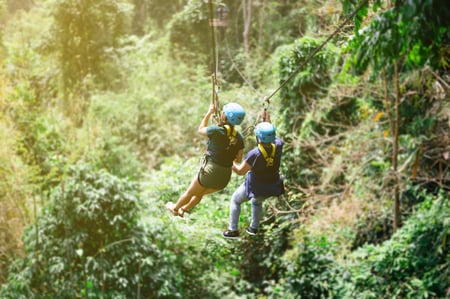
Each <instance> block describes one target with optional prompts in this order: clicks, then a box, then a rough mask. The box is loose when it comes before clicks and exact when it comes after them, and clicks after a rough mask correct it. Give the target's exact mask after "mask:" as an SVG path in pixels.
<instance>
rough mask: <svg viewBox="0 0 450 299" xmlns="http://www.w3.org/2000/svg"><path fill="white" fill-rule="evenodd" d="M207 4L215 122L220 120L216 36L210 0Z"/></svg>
mask: <svg viewBox="0 0 450 299" xmlns="http://www.w3.org/2000/svg"><path fill="white" fill-rule="evenodd" d="M208 4H209V26H210V27H211V43H212V58H213V74H212V75H211V82H212V99H211V101H212V104H213V105H214V107H215V110H214V119H215V120H216V122H217V123H219V122H220V103H219V84H218V81H217V72H218V68H219V67H218V55H219V54H218V52H217V50H216V36H215V34H214V13H213V4H212V0H209V1H208Z"/></svg>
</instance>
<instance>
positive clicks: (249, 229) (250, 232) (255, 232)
mask: <svg viewBox="0 0 450 299" xmlns="http://www.w3.org/2000/svg"><path fill="white" fill-rule="evenodd" d="M245 231H246V232H247V234H249V235H252V236H254V235H256V234H257V233H258V230H257V229H255V228H252V227H251V226H249V227H247V229H246V230H245Z"/></svg>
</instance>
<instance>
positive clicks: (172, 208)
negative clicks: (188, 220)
mask: <svg viewBox="0 0 450 299" xmlns="http://www.w3.org/2000/svg"><path fill="white" fill-rule="evenodd" d="M166 209H167V210H168V211H169V212H170V213H172V215H174V216H179V214H178V210H175V204H174V203H173V202H171V201H169V202H168V203H166Z"/></svg>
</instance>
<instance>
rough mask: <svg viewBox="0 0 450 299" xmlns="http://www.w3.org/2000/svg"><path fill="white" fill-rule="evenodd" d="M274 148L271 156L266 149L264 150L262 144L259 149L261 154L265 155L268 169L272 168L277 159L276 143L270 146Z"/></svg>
mask: <svg viewBox="0 0 450 299" xmlns="http://www.w3.org/2000/svg"><path fill="white" fill-rule="evenodd" d="M270 145H271V146H272V151H271V153H270V156H269V155H268V154H267V151H266V149H265V148H264V146H262V145H261V143H259V144H258V148H259V151H260V152H261V154H262V155H263V157H264V159H265V160H266V167H271V166H273V161H274V159H275V149H276V147H275V143H271V144H270Z"/></svg>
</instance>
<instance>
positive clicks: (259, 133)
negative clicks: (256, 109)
mask: <svg viewBox="0 0 450 299" xmlns="http://www.w3.org/2000/svg"><path fill="white" fill-rule="evenodd" d="M275 133H276V132H275V127H274V126H273V125H272V124H271V123H269V122H262V123H259V124H258V125H257V126H256V128H255V136H256V138H258V140H259V141H260V142H263V143H272V142H273V141H274V140H275Z"/></svg>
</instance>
